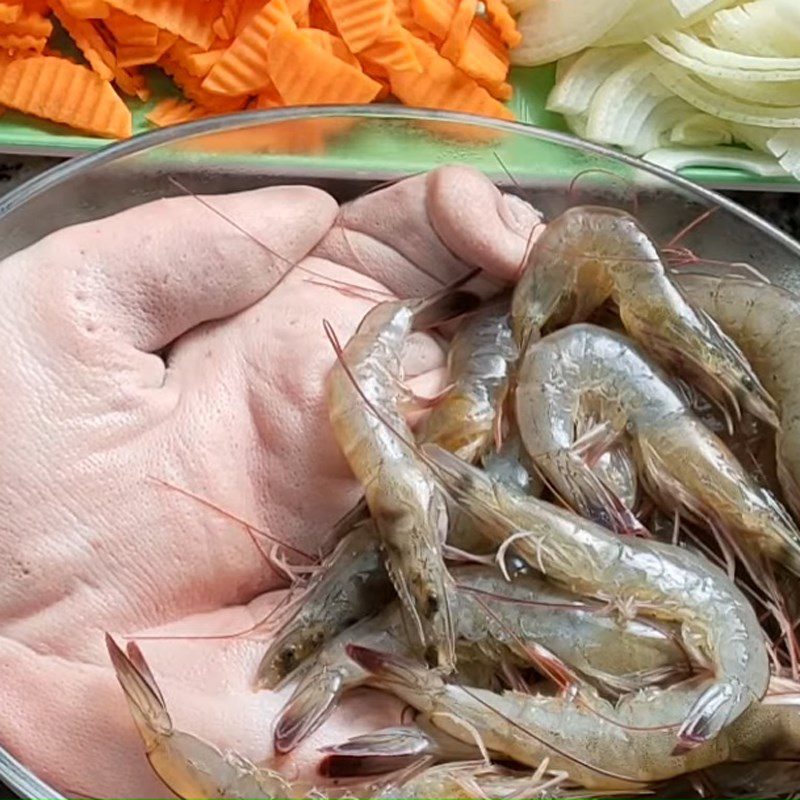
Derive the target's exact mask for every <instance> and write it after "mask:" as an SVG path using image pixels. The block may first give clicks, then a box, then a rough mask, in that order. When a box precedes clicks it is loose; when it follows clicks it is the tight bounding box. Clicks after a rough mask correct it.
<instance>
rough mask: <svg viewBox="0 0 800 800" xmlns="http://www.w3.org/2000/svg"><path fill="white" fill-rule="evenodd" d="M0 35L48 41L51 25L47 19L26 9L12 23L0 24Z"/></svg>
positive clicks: (51, 31) (51, 30) (51, 29)
mask: <svg viewBox="0 0 800 800" xmlns="http://www.w3.org/2000/svg"><path fill="white" fill-rule="evenodd" d="M48 10H49V9H48ZM0 33H4V34H5V33H13V34H16V35H17V36H35V37H36V38H37V39H49V38H50V36H51V34H52V33H53V23H52V22H50V20H49V19H47V17H44V16H42V15H41V14H38V13H36V12H35V11H28V10H27V9H26V10H25V11H23V12H22V14H20V15H19V17H18V18H17V19H15V20H14V22H4V23H0Z"/></svg>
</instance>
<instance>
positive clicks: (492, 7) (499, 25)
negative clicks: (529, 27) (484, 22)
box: [484, 0, 522, 47]
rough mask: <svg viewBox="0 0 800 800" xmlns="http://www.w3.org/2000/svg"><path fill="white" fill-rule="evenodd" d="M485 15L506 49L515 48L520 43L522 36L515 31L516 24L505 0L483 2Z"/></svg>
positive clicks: (486, 0)
mask: <svg viewBox="0 0 800 800" xmlns="http://www.w3.org/2000/svg"><path fill="white" fill-rule="evenodd" d="M484 3H485V4H486V13H487V14H488V15H489V19H490V20H491V22H492V27H493V28H494V29H495V30H496V31H497V33H498V34H499V36H500V38H501V39H502V40H503V42H504V43H505V45H506V46H507V47H516V46H517V45H518V44H519V43H520V42H521V41H522V34H521V33H520V32H519V30H517V22H516V20H515V19H514V17H512V16H511V12H510V11H509V10H508V6H507V5H506V4H505V0H484Z"/></svg>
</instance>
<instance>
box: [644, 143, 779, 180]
mask: <svg viewBox="0 0 800 800" xmlns="http://www.w3.org/2000/svg"><path fill="white" fill-rule="evenodd" d="M643 158H644V160H645V161H649V162H650V163H652V164H658V165H659V166H661V167H665V168H666V169H671V170H672V171H673V172H677V171H678V170H681V169H686V168H687V167H720V168H722V169H739V170H743V171H745V172H751V173H753V174H754V175H760V176H761V177H764V178H779V177H784V176H785V175H786V170H784V169H783V167H782V166H781V165H780V164H779V163H778V162H777V161H776V160H775V158H774V157H772V156H768V155H764V153H753V152H752V151H750V150H745V149H744V148H741V147H702V148H701V147H685V148H684V147H664V148H660V149H658V150H651V151H650V152H649V153H646V154H645V155H644V156H643Z"/></svg>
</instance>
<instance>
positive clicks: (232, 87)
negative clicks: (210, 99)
mask: <svg viewBox="0 0 800 800" xmlns="http://www.w3.org/2000/svg"><path fill="white" fill-rule="evenodd" d="M279 26H285V27H288V28H295V22H294V20H293V19H292V16H291V12H290V10H289V6H288V4H287V2H286V0H269V2H268V3H267V4H266V5H265V6H264V7H263V8H262V9H261V11H259V12H258V13H257V14H256V15H255V16H254V17H253V18H252V19H251V20H250V23H249V24H248V25H247V27H246V28H245V29H244V30H243V31H242V32H241V33H240V34H239V35H238V36H237V37H236V38H235V39H234V40H233V42H232V43H231V45H230V47H229V48H228V49H227V50H226V52H225V55H223V56H222V58H221V59H220V60H219V61H217V63H216V64H214V66H213V67H212V68H211V71H210V72H209V73H208V75H207V76H206V77H205V80H204V81H203V88H204V89H206V90H207V91H209V92H216V93H217V94H224V95H239V94H256V93H258V91H259V90H260V89H261V88H262V87H263V86H264V85H265V84H266V82H267V81H268V80H269V77H270V73H269V69H268V63H267V45H268V42H269V39H270V37H271V36H272V35H273V34H274V32H275V31H276V30H277V29H278V27H279Z"/></svg>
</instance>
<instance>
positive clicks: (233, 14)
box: [211, 0, 242, 40]
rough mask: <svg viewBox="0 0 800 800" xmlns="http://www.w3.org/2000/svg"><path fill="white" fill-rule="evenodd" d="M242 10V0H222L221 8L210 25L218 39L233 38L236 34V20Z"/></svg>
mask: <svg viewBox="0 0 800 800" xmlns="http://www.w3.org/2000/svg"><path fill="white" fill-rule="evenodd" d="M241 10H242V0H222V9H221V10H220V12H219V16H218V17H217V18H216V19H215V20H214V24H213V25H212V26H211V27H212V28H213V30H214V33H215V34H216V35H217V36H219V37H220V39H225V40H228V39H233V37H234V36H236V21H237V20H238V19H239V14H240V12H241Z"/></svg>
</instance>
